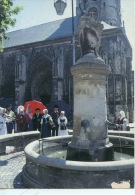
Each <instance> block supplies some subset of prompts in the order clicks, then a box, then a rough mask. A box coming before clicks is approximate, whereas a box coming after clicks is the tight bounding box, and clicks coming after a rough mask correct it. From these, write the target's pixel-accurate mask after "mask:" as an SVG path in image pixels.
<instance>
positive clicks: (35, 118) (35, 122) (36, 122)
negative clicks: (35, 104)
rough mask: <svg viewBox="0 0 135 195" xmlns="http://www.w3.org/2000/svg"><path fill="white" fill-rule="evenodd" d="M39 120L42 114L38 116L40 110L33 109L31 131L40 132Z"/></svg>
mask: <svg viewBox="0 0 135 195" xmlns="http://www.w3.org/2000/svg"><path fill="white" fill-rule="evenodd" d="M41 118H42V114H40V109H39V108H36V109H35V114H34V115H33V117H32V122H33V130H35V131H36V130H37V129H38V131H40V132H41Z"/></svg>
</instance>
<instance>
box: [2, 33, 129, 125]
mask: <svg viewBox="0 0 135 195" xmlns="http://www.w3.org/2000/svg"><path fill="white" fill-rule="evenodd" d="M78 46H79V45H78V41H76V60H77V59H78V58H80V57H81V50H80V47H78ZM99 54H100V56H101V57H102V58H103V59H104V60H105V63H106V64H107V65H108V66H109V69H110V75H109V77H108V79H107V108H108V118H109V119H110V120H112V121H114V120H115V118H116V117H117V115H118V112H119V111H120V110H121V109H123V110H124V111H125V112H126V113H127V116H128V117H129V120H130V122H132V121H133V99H131V98H129V94H130V96H131V97H133V84H132V82H133V79H132V76H131V75H132V62H131V60H132V52H131V48H130V47H129V46H127V44H126V41H124V39H123V38H122V36H121V34H120V35H118V34H113V35H112V34H111V32H110V33H108V35H106V34H105V35H104V36H103V37H102V40H101V47H100V52H99ZM9 55H10V56H14V58H13V59H14V63H13V64H12V66H13V67H14V68H13V70H12V75H14V77H15V79H14V80H13V81H12V85H14V94H15V95H14V96H15V97H14V99H15V103H16V106H17V105H20V104H23V103H24V102H25V101H29V100H31V99H33V98H37V100H40V97H39V96H37V95H38V92H39V89H38V87H41V89H40V92H41V93H42V92H43V93H44V89H47V91H48V93H49V94H50V96H51V97H50V99H48V100H50V101H52V100H58V99H59V100H64V101H65V102H66V103H68V104H69V105H70V106H71V110H72V108H73V78H72V75H71V73H70V67H71V66H72V60H73V59H72V45H71V42H70V41H66V40H65V42H64V40H62V42H60V41H59V43H57V42H55V43H53V42H52V44H49V45H48V44H44V46H41V47H39V44H38V43H37V46H36V45H35V46H34V47H30V45H29V48H27V47H26V48H25V47H24V48H23V49H21V50H19V51H17V50H16V51H13V50H12V52H9V51H8V52H4V53H3V55H2V58H4V59H5V60H6V59H7V58H8V56H9ZM18 56H19V58H18ZM2 58H1V59H2ZM5 60H4V61H2V60H1V61H0V62H1V63H0V65H1V66H3V67H6V65H5ZM47 67H48V68H47ZM18 68H19V69H18ZM40 70H41V71H40ZM42 70H43V71H42ZM4 71H5V70H4V69H3V72H4ZM46 71H51V72H50V73H49V74H47V75H46V73H45V72H46ZM36 72H37V73H39V75H38V77H36V76H34V75H35V73H36ZM18 73H19V75H18ZM1 74H3V73H1ZM42 74H43V76H42ZM3 75H4V74H3ZM33 77H35V78H36V79H35V80H33ZM44 78H46V79H47V80H50V81H51V82H50V83H48V84H47V81H45V80H44ZM38 79H39V82H41V85H38V81H37V80H38ZM1 80H2V82H1V83H2V84H3V86H6V82H5V80H4V76H3V78H2V79H1ZM42 81H43V85H44V87H42ZM36 82H37V83H36ZM35 86H37V87H35ZM5 88H6V87H5ZM33 94H35V95H33ZM3 95H4V93H3V92H1V97H2V96H3ZM38 98H39V99H38ZM131 110H132V111H131ZM129 113H130V114H129ZM131 113H132V114H131Z"/></svg>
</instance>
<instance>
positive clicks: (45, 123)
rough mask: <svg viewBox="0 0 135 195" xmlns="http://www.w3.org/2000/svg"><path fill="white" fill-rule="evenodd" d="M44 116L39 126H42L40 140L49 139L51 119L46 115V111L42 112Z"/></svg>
mask: <svg viewBox="0 0 135 195" xmlns="http://www.w3.org/2000/svg"><path fill="white" fill-rule="evenodd" d="M43 113H44V115H43V116H42V118H41V125H42V131H41V138H45V137H51V125H50V123H51V122H52V117H51V116H50V115H49V114H48V110H47V109H44V110H43Z"/></svg>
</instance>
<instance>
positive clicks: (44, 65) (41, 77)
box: [28, 57, 52, 105]
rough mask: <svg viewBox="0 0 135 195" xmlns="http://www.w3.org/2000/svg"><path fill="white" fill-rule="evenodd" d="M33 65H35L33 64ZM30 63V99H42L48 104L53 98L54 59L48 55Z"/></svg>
mask: <svg viewBox="0 0 135 195" xmlns="http://www.w3.org/2000/svg"><path fill="white" fill-rule="evenodd" d="M32 65H33V66H32ZM32 65H30V67H29V69H30V68H31V70H30V76H29V78H28V85H29V89H30V96H31V97H30V98H29V99H30V100H38V101H41V102H42V103H43V104H44V105H46V104H48V103H49V102H50V101H51V98H52V61H51V60H49V59H48V58H47V57H42V58H40V59H39V58H38V59H36V60H35V61H34V64H32Z"/></svg>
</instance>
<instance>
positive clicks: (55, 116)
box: [51, 105, 60, 136]
mask: <svg viewBox="0 0 135 195" xmlns="http://www.w3.org/2000/svg"><path fill="white" fill-rule="evenodd" d="M53 109H54V110H53V113H52V114H51V117H52V119H53V122H54V125H55V126H54V128H53V129H52V136H58V127H59V125H58V118H59V116H60V113H59V110H58V109H59V107H58V105H54V107H53Z"/></svg>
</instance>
